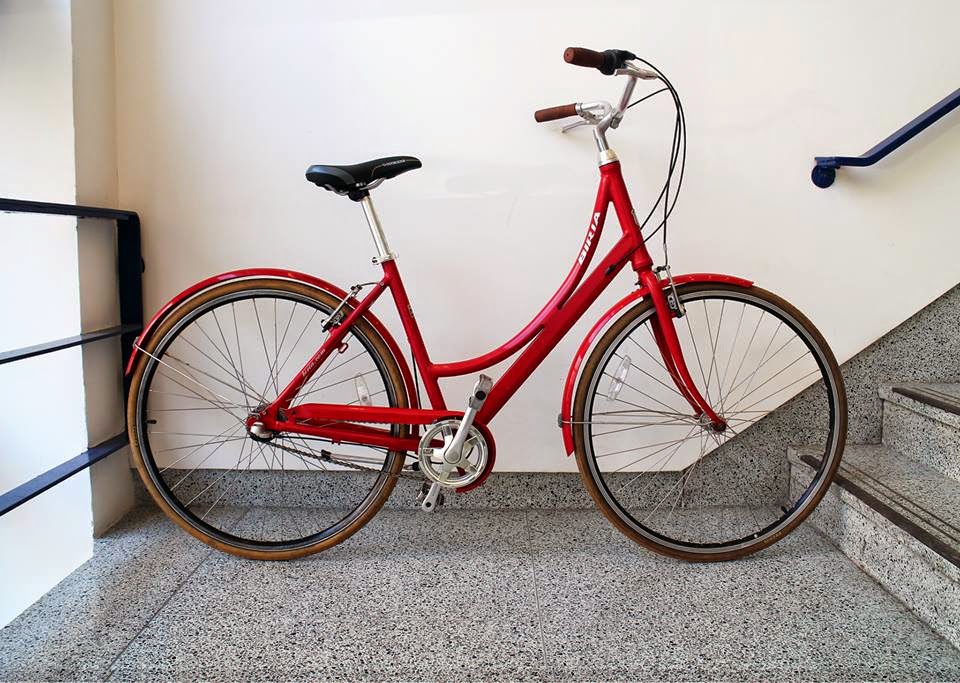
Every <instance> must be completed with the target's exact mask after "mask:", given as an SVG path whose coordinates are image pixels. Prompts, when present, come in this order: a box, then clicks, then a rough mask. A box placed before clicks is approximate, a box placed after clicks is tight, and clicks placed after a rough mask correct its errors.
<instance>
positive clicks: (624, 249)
mask: <svg viewBox="0 0 960 683" xmlns="http://www.w3.org/2000/svg"><path fill="white" fill-rule="evenodd" d="M611 203H612V204H613V207H614V210H615V211H616V214H617V220H618V222H619V223H620V228H621V231H622V235H621V236H620V239H618V240H617V242H616V244H614V245H613V247H612V248H611V249H610V251H609V252H608V253H607V255H606V256H604V257H603V259H601V260H600V262H599V263H598V264H597V266H596V267H595V268H594V269H593V271H592V272H591V273H590V274H589V275H586V273H587V269H588V267H589V266H590V263H591V262H592V261H593V257H594V255H595V253H596V250H597V244H598V242H599V240H600V235H601V233H602V231H603V226H604V223H605V221H606V217H607V210H608V208H609V206H610V204H611ZM627 262H629V263H630V264H631V266H632V267H633V269H634V271H635V272H636V273H637V277H638V284H639V285H641V287H642V288H643V289H644V290H645V291H646V292H647V293H648V294H649V296H650V298H651V300H652V301H653V304H654V308H655V311H656V314H655V316H654V317H653V319H652V329H653V333H654V337H655V339H656V342H657V346H658V348H659V350H660V353H661V355H662V357H663V361H664V364H665V366H666V368H667V370H668V372H669V374H670V376H671V377H672V378H673V381H674V383H675V384H676V385H677V389H678V391H680V393H681V394H682V395H683V397H684V398H685V399H686V400H687V402H688V403H689V404H690V407H691V410H692V411H693V414H694V415H695V416H696V417H700V416H701V415H702V416H705V417H706V419H708V420H709V421H710V422H711V423H712V424H713V425H714V426H715V427H716V428H718V429H723V428H724V427H725V423H724V421H723V420H722V418H720V417H719V416H718V415H717V414H716V413H715V412H714V411H713V409H712V408H711V407H710V405H709V404H708V403H707V401H706V400H704V398H703V396H701V394H700V392H699V390H698V389H697V387H696V385H695V384H694V382H693V380H692V378H691V377H690V373H689V371H688V370H687V365H686V363H685V361H684V358H683V353H682V351H681V348H680V342H679V340H678V338H677V334H676V330H675V328H674V325H673V317H674V314H673V312H672V311H671V309H670V306H669V305H668V303H667V299H666V296H665V295H664V292H663V289H662V284H661V282H660V280H659V278H658V277H657V275H656V273H655V272H654V271H653V268H652V266H653V260H652V259H651V258H650V254H649V252H648V251H647V248H646V245H645V244H644V241H643V236H642V234H641V230H640V225H639V224H638V223H637V220H636V218H635V216H634V213H633V205H632V204H631V203H630V197H629V195H628V193H627V188H626V185H625V184H624V181H623V175H622V173H621V170H620V162H619V161H611V162H609V163H605V164H603V165H601V166H600V185H599V188H598V189H597V199H596V202H595V204H594V208H593V213H592V215H591V219H590V223H589V227H588V228H587V234H586V237H585V239H584V242H583V246H582V248H581V249H580V252H579V254H578V256H577V260H576V262H575V263H574V264H573V267H572V268H571V270H570V273H569V274H568V275H567V277H566V279H565V280H564V281H563V283H562V284H561V285H560V288H559V289H558V290H557V291H556V293H555V294H554V295H553V296H552V297H551V298H550V300H549V301H548V302H547V304H546V305H545V306H544V307H543V308H542V309H541V310H540V312H539V313H537V315H536V316H535V317H534V318H533V320H531V321H530V322H529V323H528V324H527V325H526V326H525V327H524V328H523V329H522V330H520V332H518V333H517V334H516V335H515V336H514V337H513V338H512V339H510V340H509V341H507V342H506V343H505V344H503V345H502V346H500V347H499V348H496V349H494V350H493V351H490V352H489V353H486V354H483V355H482V356H477V357H476V358H470V359H467V360H462V361H456V362H451V363H434V362H433V361H432V360H431V359H430V356H429V354H428V353H427V349H426V346H425V345H424V341H423V336H422V335H421V333H420V328H419V326H418V325H417V321H416V319H415V318H414V316H413V313H412V312H411V311H412V309H411V306H410V300H409V298H408V297H407V292H406V289H405V288H404V285H403V280H402V278H401V277H400V271H399V270H398V269H397V264H396V262H395V261H394V260H393V259H387V260H383V261H382V262H381V265H382V267H383V278H382V279H381V280H380V281H379V282H378V283H377V284H376V285H375V286H374V287H373V289H372V290H371V291H370V292H369V293H368V294H367V295H366V296H365V297H364V298H363V299H362V300H361V301H360V302H359V303H358V304H357V305H356V306H355V307H354V308H353V309H352V310H350V311H349V313H348V314H347V315H346V316H345V317H344V319H343V320H341V321H340V322H339V323H338V324H336V325H335V326H334V327H332V328H331V330H330V333H329V336H328V337H327V339H326V340H325V341H324V343H323V344H322V345H321V346H320V348H319V349H318V350H317V351H316V353H315V354H314V355H313V356H312V357H311V359H310V360H309V361H308V362H307V363H306V365H305V366H304V367H303V368H302V369H301V370H300V371H299V372H298V373H297V375H296V376H295V377H294V378H293V380H292V381H291V382H290V383H289V384H288V385H287V386H286V388H284V390H283V391H282V392H281V393H280V395H279V396H278V397H277V399H276V400H275V401H274V402H273V403H272V404H270V405H269V406H267V407H266V408H265V409H264V410H263V411H262V413H261V414H260V415H258V416H257V417H256V419H257V420H259V421H260V422H262V424H263V426H264V427H265V428H267V429H269V430H272V431H277V432H293V433H299V434H306V435H311V436H316V437H321V438H325V439H329V440H331V441H333V442H334V443H356V444H362V445H369V446H378V447H382V448H388V449H391V450H397V451H409V450H416V448H417V445H418V443H419V439H417V438H416V436H407V437H402V436H396V435H394V433H393V432H392V431H391V430H389V429H381V428H376V427H370V426H368V425H366V424H355V423H383V424H390V425H393V424H403V425H424V424H429V423H431V422H434V421H436V420H437V419H440V418H442V417H450V416H456V415H460V414H462V413H460V412H458V411H450V410H448V409H447V406H446V403H445V401H444V398H443V393H442V392H441V390H440V385H439V380H440V378H441V377H454V376H460V375H467V374H472V373H477V372H480V371H481V370H484V369H486V368H489V367H491V366H493V365H496V364H497V363H500V362H501V361H504V360H506V359H507V358H509V357H510V356H512V355H513V354H515V353H517V352H518V351H520V349H523V351H522V352H521V353H520V355H519V356H518V357H517V358H516V360H515V361H514V362H513V364H512V365H511V366H510V367H509V368H508V369H507V371H506V372H504V373H503V375H502V376H501V377H500V379H499V380H497V381H496V383H495V384H494V385H493V388H492V389H491V391H490V393H489V395H488V396H487V399H486V402H485V403H484V404H483V407H482V408H481V410H480V412H479V413H478V414H477V417H476V422H478V423H480V425H481V427H485V426H486V425H487V424H488V423H489V422H490V420H492V419H493V418H494V416H496V414H497V413H498V412H500V409H501V408H503V406H504V405H505V404H506V402H507V401H509V400H510V398H511V397H512V396H513V395H514V394H515V393H516V391H517V389H519V388H520V386H521V385H522V384H523V383H524V382H525V381H526V380H527V378H528V377H529V376H530V375H531V374H532V373H533V372H534V370H536V368H537V367H538V366H539V365H540V363H542V362H543V360H544V358H546V356H547V355H548V354H549V353H550V351H552V350H553V348H554V347H555V346H556V345H557V344H558V343H559V341H560V340H561V339H562V338H563V337H564V335H566V333H567V332H568V331H569V330H570V328H571V327H572V326H573V325H574V324H575V323H576V322H577V320H579V319H580V317H581V316H583V314H584V313H585V312H586V310H587V309H588V308H589V307H590V306H591V304H593V302H594V301H596V299H597V297H599V296H600V294H601V293H602V292H603V291H604V290H605V289H606V288H607V286H608V285H609V284H610V282H611V281H612V280H613V279H614V277H616V275H617V274H618V273H619V272H620V270H621V269H622V268H623V267H624V266H625V265H626V264H627ZM585 275H586V278H585V277H584V276H585ZM387 289H389V290H390V293H391V294H392V296H393V300H394V304H395V305H396V308H397V312H398V314H399V315H400V320H401V322H402V324H403V330H404V333H405V334H406V336H407V340H408V342H409V344H410V348H411V350H412V353H413V357H414V360H415V361H416V364H417V368H418V369H419V370H420V373H421V376H422V377H423V384H424V388H425V390H426V393H427V397H428V398H429V400H430V404H431V407H432V409H421V408H394V407H376V406H362V405H336V404H324V403H304V404H300V405H297V406H293V407H291V406H290V404H291V402H292V401H293V400H294V398H295V397H296V396H297V393H298V392H299V391H300V389H301V388H302V387H303V386H304V385H305V384H306V383H307V382H308V381H309V380H310V379H311V378H312V377H313V375H314V374H315V373H316V371H317V369H318V368H320V367H321V366H322V364H323V363H324V361H325V360H326V359H327V358H329V357H330V355H331V354H332V353H335V352H337V351H338V349H339V348H340V347H341V345H342V343H343V340H344V337H345V336H346V334H347V333H348V331H349V330H350V328H351V327H352V326H353V325H354V323H356V322H357V321H358V320H359V319H360V318H362V317H363V316H364V315H365V314H366V313H367V312H368V311H369V310H370V307H371V306H373V304H374V303H375V302H376V301H377V300H378V299H379V298H380V296H381V295H382V294H383V292H384V291H386V290H387ZM524 347H526V348H524ZM251 419H253V418H251ZM414 433H416V432H414Z"/></svg>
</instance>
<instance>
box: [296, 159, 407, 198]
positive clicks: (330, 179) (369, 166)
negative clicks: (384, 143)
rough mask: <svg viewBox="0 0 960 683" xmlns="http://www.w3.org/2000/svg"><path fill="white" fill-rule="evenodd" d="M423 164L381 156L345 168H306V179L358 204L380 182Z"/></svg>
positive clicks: (318, 165) (324, 166) (318, 166)
mask: <svg viewBox="0 0 960 683" xmlns="http://www.w3.org/2000/svg"><path fill="white" fill-rule="evenodd" d="M422 165H423V164H421V163H420V160H419V159H417V158H415V157H384V158H383V159H374V160H373V161H364V162H363V163H362V164H350V165H348V166H331V165H328V164H315V165H313V166H311V167H310V168H308V169H307V180H309V181H310V182H311V183H314V184H316V185H317V186H318V187H322V188H324V189H325V190H330V191H331V192H336V193H337V194H345V195H347V196H349V197H350V199H352V200H354V201H360V200H361V199H363V198H364V197H366V196H367V189H368V188H369V187H370V186H371V185H373V184H374V183H376V184H377V185H379V184H380V182H379V181H383V180H386V179H387V178H393V177H395V176H398V175H400V174H401V173H406V172H407V171H412V170H413V169H415V168H420V167H421V166H422Z"/></svg>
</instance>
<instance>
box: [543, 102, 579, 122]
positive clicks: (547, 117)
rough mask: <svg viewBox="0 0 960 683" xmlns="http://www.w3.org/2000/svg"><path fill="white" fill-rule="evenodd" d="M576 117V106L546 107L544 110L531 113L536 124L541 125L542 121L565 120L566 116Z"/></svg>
mask: <svg viewBox="0 0 960 683" xmlns="http://www.w3.org/2000/svg"><path fill="white" fill-rule="evenodd" d="M576 115H577V105H576V104H561V105H560V106H558V107H547V108H546V109H538V110H537V111H535V112H534V113H533V118H535V119H536V120H537V123H543V122H544V121H556V120H557V119H565V118H567V117H568V116H576Z"/></svg>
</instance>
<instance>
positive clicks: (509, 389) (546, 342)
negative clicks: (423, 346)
mask: <svg viewBox="0 0 960 683" xmlns="http://www.w3.org/2000/svg"><path fill="white" fill-rule="evenodd" d="M635 240H636V238H635V237H634V236H633V235H632V234H624V235H623V237H621V238H620V240H619V241H618V242H617V243H616V244H615V245H614V246H613V249H611V250H610V253H609V254H607V256H606V257H605V258H604V259H603V261H601V262H600V263H598V264H597V267H596V268H595V269H594V271H593V272H592V273H590V275H589V277H587V279H586V280H584V282H583V284H582V285H581V286H580V287H579V288H578V289H577V290H576V291H575V292H574V293H573V295H572V296H571V297H570V298H569V299H568V300H567V301H566V303H565V304H563V306H562V307H560V308H558V309H556V310H555V311H554V312H553V313H552V314H551V315H550V316H549V317H548V318H547V319H546V320H545V324H544V327H543V331H542V332H540V334H539V335H537V337H536V338H535V339H534V340H533V341H532V342H531V343H530V346H528V347H527V348H526V349H525V350H524V352H523V353H521V354H520V356H519V357H518V358H517V360H515V361H514V363H513V365H511V366H510V367H509V368H508V369H507V371H506V372H505V373H504V374H503V377H501V378H500V380H499V381H498V382H497V383H496V384H495V385H494V387H493V390H492V391H491V392H490V395H489V396H488V397H487V401H486V403H484V404H483V408H481V409H480V413H479V414H478V415H477V418H478V419H479V420H481V421H482V422H483V423H484V424H487V423H489V422H490V420H492V419H493V418H494V416H495V415H496V414H497V413H498V412H500V409H501V408H503V406H504V404H505V403H506V402H507V401H509V400H510V397H511V396H513V395H514V394H515V393H516V392H517V389H519V388H520V385H521V384H523V383H524V381H526V379H527V378H528V377H529V376H530V375H531V374H532V373H533V371H534V370H536V369H537V367H538V366H539V365H540V363H542V362H543V359H544V358H546V357H547V355H548V354H549V353H550V352H551V351H552V350H553V349H554V347H555V346H556V345H557V343H558V342H559V341H560V340H561V339H562V338H563V337H564V335H565V334H566V333H567V332H569V331H570V328H571V327H573V326H574V324H575V323H576V322H577V321H578V320H579V319H580V318H581V316H583V314H584V313H585V312H586V310H587V309H588V308H590V306H591V304H593V302H594V301H596V300H597V297H598V296H600V294H601V293H602V292H603V290H605V289H606V288H607V286H608V285H609V284H610V282H611V281H612V280H613V278H615V277H616V276H617V274H618V273H619V272H620V270H621V269H622V268H623V267H624V265H626V263H627V261H628V260H629V258H630V255H631V254H632V253H633V252H634V250H636V248H637V245H636V241H635Z"/></svg>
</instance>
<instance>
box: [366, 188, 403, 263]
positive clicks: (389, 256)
mask: <svg viewBox="0 0 960 683" xmlns="http://www.w3.org/2000/svg"><path fill="white" fill-rule="evenodd" d="M360 206H362V207H363V215H364V217H365V218H366V219H367V225H368V226H369V227H370V234H371V235H372V236H373V243H374V244H375V245H376V247H377V257H376V262H377V263H384V262H386V261H392V260H393V259H394V258H396V254H394V253H393V252H392V251H390V247H389V246H388V245H387V236H386V235H385V234H384V233H383V226H381V225H380V218H379V216H377V211H376V209H374V208H373V202H372V201H371V200H370V195H369V194H365V195H364V196H363V198H361V199H360Z"/></svg>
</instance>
